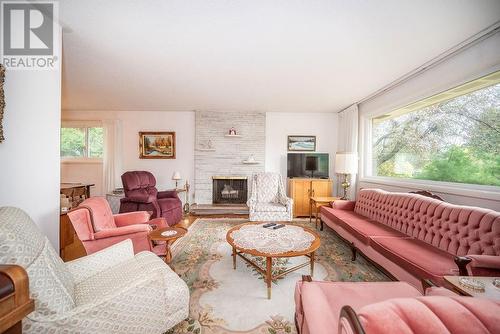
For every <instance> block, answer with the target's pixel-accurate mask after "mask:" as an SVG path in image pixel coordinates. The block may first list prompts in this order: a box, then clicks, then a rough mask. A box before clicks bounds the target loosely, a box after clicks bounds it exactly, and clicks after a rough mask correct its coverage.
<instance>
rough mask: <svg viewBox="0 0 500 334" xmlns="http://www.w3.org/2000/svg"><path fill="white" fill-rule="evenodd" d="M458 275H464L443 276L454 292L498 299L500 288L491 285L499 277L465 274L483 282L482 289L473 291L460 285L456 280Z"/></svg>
mask: <svg viewBox="0 0 500 334" xmlns="http://www.w3.org/2000/svg"><path fill="white" fill-rule="evenodd" d="M460 277H465V276H444V277H443V278H444V280H445V282H446V283H448V284H449V285H450V286H451V288H452V289H453V290H454V291H455V292H457V293H459V294H461V295H463V296H469V297H479V298H488V299H494V300H500V288H497V287H495V286H494V285H493V280H494V279H495V278H499V277H483V276H467V277H469V278H473V279H475V280H478V281H480V282H482V283H483V284H484V291H475V290H472V289H469V288H467V287H465V286H463V285H461V284H460V283H459V282H458V279H459V278H460Z"/></svg>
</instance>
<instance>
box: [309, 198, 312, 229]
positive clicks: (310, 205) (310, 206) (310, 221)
mask: <svg viewBox="0 0 500 334" xmlns="http://www.w3.org/2000/svg"><path fill="white" fill-rule="evenodd" d="M312 203H313V201H312V199H309V224H311V223H312V215H313V209H312Z"/></svg>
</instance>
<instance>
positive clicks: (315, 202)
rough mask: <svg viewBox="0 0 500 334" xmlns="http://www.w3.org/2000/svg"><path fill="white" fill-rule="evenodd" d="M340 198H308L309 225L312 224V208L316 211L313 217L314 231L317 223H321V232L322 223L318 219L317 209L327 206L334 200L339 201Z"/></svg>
mask: <svg viewBox="0 0 500 334" xmlns="http://www.w3.org/2000/svg"><path fill="white" fill-rule="evenodd" d="M339 199H340V197H330V196H326V197H315V196H313V197H310V198H309V223H312V214H313V206H314V208H315V210H316V213H315V215H314V218H315V219H314V224H315V225H316V229H318V221H319V222H320V223H321V228H320V230H321V231H323V222H322V221H321V219H319V208H320V207H322V206H324V205H328V204H330V203H331V202H334V201H336V200H339Z"/></svg>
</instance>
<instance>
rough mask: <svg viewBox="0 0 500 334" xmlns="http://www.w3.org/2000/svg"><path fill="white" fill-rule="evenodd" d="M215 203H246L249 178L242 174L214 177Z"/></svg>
mask: <svg viewBox="0 0 500 334" xmlns="http://www.w3.org/2000/svg"><path fill="white" fill-rule="evenodd" d="M212 182H213V184H212V189H213V192H212V203H213V204H246V202H247V195H248V188H247V178H246V177H242V176H214V177H212Z"/></svg>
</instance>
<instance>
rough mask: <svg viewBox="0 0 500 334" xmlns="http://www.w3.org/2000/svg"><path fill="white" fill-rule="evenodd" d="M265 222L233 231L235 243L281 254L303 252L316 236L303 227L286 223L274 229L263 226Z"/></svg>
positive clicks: (238, 245) (237, 245) (243, 246)
mask: <svg viewBox="0 0 500 334" xmlns="http://www.w3.org/2000/svg"><path fill="white" fill-rule="evenodd" d="M262 225H264V224H259V225H247V226H242V227H241V228H240V229H239V230H236V231H233V232H232V233H231V238H233V240H234V245H235V246H236V247H239V248H244V249H255V250H256V251H259V252H261V253H267V254H280V253H286V252H291V251H294V252H301V251H304V250H306V249H308V248H309V247H310V246H311V244H312V242H313V241H314V239H315V236H314V235H312V234H311V233H309V232H307V231H305V230H304V229H303V228H302V227H299V226H293V225H285V227H282V228H279V229H276V230H273V229H269V228H264V227H262Z"/></svg>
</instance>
